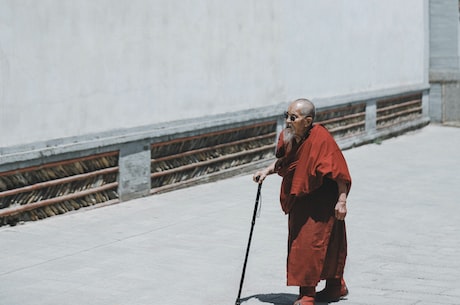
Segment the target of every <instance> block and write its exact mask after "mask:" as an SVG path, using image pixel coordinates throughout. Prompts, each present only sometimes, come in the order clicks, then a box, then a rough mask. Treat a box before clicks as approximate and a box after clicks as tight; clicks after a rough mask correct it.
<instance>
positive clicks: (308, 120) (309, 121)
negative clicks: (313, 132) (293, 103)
mask: <svg viewBox="0 0 460 305" xmlns="http://www.w3.org/2000/svg"><path fill="white" fill-rule="evenodd" d="M305 119H306V120H307V126H305V127H308V126H310V125H311V123H313V118H312V117H311V116H307V117H306V118H305Z"/></svg>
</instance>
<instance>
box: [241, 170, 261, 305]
mask: <svg viewBox="0 0 460 305" xmlns="http://www.w3.org/2000/svg"><path fill="white" fill-rule="evenodd" d="M258 178H259V177H257V181H258V180H259V179H258ZM261 189H262V183H259V187H258V188H257V196H256V204H255V205H254V213H253V214H252V223H251V231H250V232H249V240H248V247H247V249H246V257H245V258H244V265H243V272H242V274H241V281H240V290H239V291H238V297H237V298H236V301H235V305H240V304H241V300H240V297H241V290H242V289H243V282H244V274H245V273H246V264H247V263H248V256H249V247H250V246H251V239H252V232H253V231H254V225H255V223H256V217H257V210H258V208H259V199H260V190H261Z"/></svg>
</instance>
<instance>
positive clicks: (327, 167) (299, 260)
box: [275, 125, 351, 286]
mask: <svg viewBox="0 0 460 305" xmlns="http://www.w3.org/2000/svg"><path fill="white" fill-rule="evenodd" d="M276 157H277V158H278V160H277V162H276V166H275V170H276V171H277V173H278V174H279V175H280V176H282V177H283V181H282V183H281V192H280V203H281V208H282V209H283V211H284V212H285V213H286V214H289V216H288V219H289V220H288V226H289V236H288V257H287V285H289V286H316V285H317V284H318V282H319V281H320V280H321V279H330V278H340V277H342V276H343V270H344V267H345V260H346V255H347V240H346V231H345V222H344V221H339V220H336V218H335V205H336V203H337V200H338V196H339V194H338V187H337V182H336V181H338V180H341V181H343V182H345V183H346V185H347V193H348V191H349V190H350V187H351V177H350V174H349V171H348V167H347V164H346V161H345V158H344V157H343V154H342V152H341V150H340V148H339V147H338V145H337V143H336V142H335V140H334V138H333V137H332V135H331V134H330V133H329V132H328V131H327V130H326V128H324V127H323V126H321V125H314V126H313V127H312V128H311V129H310V130H309V132H308V135H307V136H306V138H305V139H304V140H303V141H301V142H300V143H299V144H295V143H294V144H286V143H284V140H283V133H281V135H280V138H279V140H278V145H277V151H276Z"/></svg>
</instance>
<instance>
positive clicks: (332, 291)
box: [315, 278, 348, 302]
mask: <svg viewBox="0 0 460 305" xmlns="http://www.w3.org/2000/svg"><path fill="white" fill-rule="evenodd" d="M347 295H348V288H347V285H346V284H345V281H344V280H343V278H342V279H341V280H340V284H338V283H337V284H335V285H333V284H329V285H328V282H327V281H326V287H325V288H324V289H323V290H321V291H320V292H317V293H316V297H315V300H316V301H318V302H337V301H340V299H342V298H343V297H345V296H347Z"/></svg>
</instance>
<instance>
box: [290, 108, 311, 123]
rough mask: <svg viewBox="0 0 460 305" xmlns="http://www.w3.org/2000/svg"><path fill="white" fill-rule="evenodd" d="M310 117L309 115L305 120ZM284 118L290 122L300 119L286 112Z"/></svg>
mask: <svg viewBox="0 0 460 305" xmlns="http://www.w3.org/2000/svg"><path fill="white" fill-rule="evenodd" d="M306 117H309V115H307V116H305V117H304V118H306ZM284 118H285V119H286V120H287V119H288V118H289V121H291V122H294V121H295V120H297V119H298V118H299V117H298V116H296V115H295V114H289V112H287V111H285V112H284Z"/></svg>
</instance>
